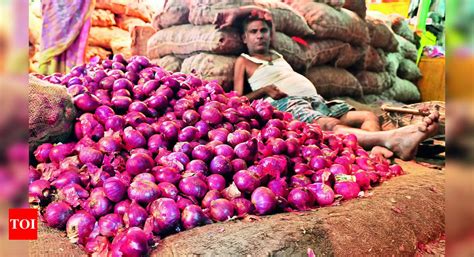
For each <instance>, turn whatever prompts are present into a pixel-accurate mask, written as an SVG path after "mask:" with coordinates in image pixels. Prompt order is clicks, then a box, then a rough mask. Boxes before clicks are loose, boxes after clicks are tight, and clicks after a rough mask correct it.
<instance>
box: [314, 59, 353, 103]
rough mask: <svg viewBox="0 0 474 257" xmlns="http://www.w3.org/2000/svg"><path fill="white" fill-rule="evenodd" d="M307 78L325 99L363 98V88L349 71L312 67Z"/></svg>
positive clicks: (329, 67) (328, 67)
mask: <svg viewBox="0 0 474 257" xmlns="http://www.w3.org/2000/svg"><path fill="white" fill-rule="evenodd" d="M305 76H306V77H307V78H308V79H309V80H310V81H311V82H312V83H313V84H314V86H315V87H316V90H317V91H318V94H320V95H322V96H323V97H325V98H333V97H339V96H349V97H354V98H358V97H361V96H362V86H361V85H360V83H359V81H358V80H357V79H356V78H355V77H354V76H353V75H352V74H351V73H349V72H348V71H347V70H344V69H338V68H334V67H331V66H316V67H311V68H310V69H309V70H308V71H307V72H306V74H305Z"/></svg>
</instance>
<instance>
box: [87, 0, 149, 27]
mask: <svg viewBox="0 0 474 257" xmlns="http://www.w3.org/2000/svg"><path fill="white" fill-rule="evenodd" d="M95 7H96V8H98V9H106V10H110V11H111V12H113V13H115V14H123V15H127V16H133V17H137V18H140V19H142V20H144V21H146V22H151V11H150V9H149V8H148V5H147V4H146V3H143V2H141V1H136V0H96V6H95Z"/></svg>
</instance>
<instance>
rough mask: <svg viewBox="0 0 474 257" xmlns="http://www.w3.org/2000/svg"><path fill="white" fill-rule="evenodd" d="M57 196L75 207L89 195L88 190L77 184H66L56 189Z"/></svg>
mask: <svg viewBox="0 0 474 257" xmlns="http://www.w3.org/2000/svg"><path fill="white" fill-rule="evenodd" d="M58 197H59V199H60V200H63V201H64V202H66V203H67V204H69V205H71V207H74V208H75V207H77V206H79V205H80V204H81V202H82V201H83V200H84V199H86V198H88V197H89V192H88V191H87V190H85V189H84V188H82V187H81V186H80V185H78V184H68V185H66V186H64V187H62V188H60V189H59V190H58Z"/></svg>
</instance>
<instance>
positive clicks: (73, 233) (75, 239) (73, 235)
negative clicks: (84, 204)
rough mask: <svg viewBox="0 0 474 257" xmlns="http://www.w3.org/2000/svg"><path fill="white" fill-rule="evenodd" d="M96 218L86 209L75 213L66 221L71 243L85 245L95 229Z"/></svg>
mask: <svg viewBox="0 0 474 257" xmlns="http://www.w3.org/2000/svg"><path fill="white" fill-rule="evenodd" d="M95 222H96V220H95V218H94V216H92V215H90V214H89V213H87V212H86V211H84V210H80V211H78V212H76V213H75V214H73V215H72V216H71V217H70V218H69V219H68V221H67V223H66V234H67V237H68V238H69V240H70V241H71V243H79V244H81V245H85V244H86V242H87V240H88V238H89V235H90V234H91V233H92V230H93V229H94V224H95Z"/></svg>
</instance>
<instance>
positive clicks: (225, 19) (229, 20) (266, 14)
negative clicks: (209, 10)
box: [213, 5, 272, 29]
mask: <svg viewBox="0 0 474 257" xmlns="http://www.w3.org/2000/svg"><path fill="white" fill-rule="evenodd" d="M249 15H250V16H258V17H260V18H262V19H265V20H270V21H271V20H272V14H271V12H270V11H268V10H267V9H264V8H262V7H258V6H254V5H248V6H243V7H239V8H233V9H226V10H223V11H221V12H219V13H218V14H217V16H216V18H215V19H214V22H213V24H216V29H224V28H228V27H231V26H232V25H233V24H234V23H235V22H236V21H237V20H238V19H242V18H245V17H246V16H249ZM239 25H240V24H239Z"/></svg>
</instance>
